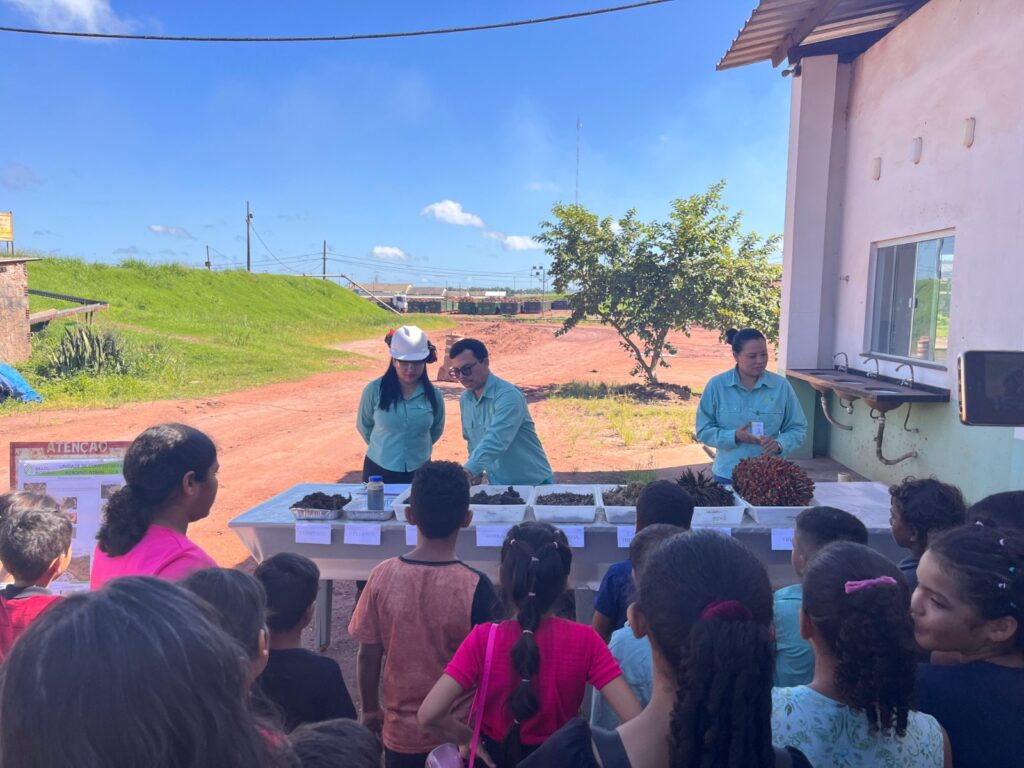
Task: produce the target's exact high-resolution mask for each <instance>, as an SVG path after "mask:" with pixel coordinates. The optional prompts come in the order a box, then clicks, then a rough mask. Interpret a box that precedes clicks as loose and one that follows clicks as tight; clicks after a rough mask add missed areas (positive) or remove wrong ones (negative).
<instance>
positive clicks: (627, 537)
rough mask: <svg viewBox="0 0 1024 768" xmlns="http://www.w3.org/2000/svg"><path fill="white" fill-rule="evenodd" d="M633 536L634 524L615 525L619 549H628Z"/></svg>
mask: <svg viewBox="0 0 1024 768" xmlns="http://www.w3.org/2000/svg"><path fill="white" fill-rule="evenodd" d="M634 536H636V526H635V525H617V526H615V537H616V543H617V544H618V545H619V549H629V543H630V542H631V541H633V537H634Z"/></svg>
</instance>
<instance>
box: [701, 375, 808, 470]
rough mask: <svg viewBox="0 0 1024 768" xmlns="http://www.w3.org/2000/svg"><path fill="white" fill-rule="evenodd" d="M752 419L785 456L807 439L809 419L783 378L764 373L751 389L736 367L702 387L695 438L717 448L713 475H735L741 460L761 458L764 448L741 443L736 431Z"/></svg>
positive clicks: (794, 393) (791, 388)
mask: <svg viewBox="0 0 1024 768" xmlns="http://www.w3.org/2000/svg"><path fill="white" fill-rule="evenodd" d="M748 421H760V422H763V423H764V434H765V437H774V438H775V439H776V440H777V441H778V443H779V446H780V447H781V448H782V455H783V456H785V455H786V454H788V453H791V452H793V451H794V450H796V449H797V448H799V447H800V446H801V445H802V444H803V442H804V437H805V436H806V435H807V418H806V417H805V416H804V411H803V408H801V407H800V402H799V401H798V400H797V399H796V392H794V391H793V387H792V386H791V385H790V383H789V382H788V381H786V378H785V377H784V376H779V375H778V374H777V373H772V372H771V371H765V372H764V373H762V374H761V376H760V377H759V378H758V380H757V381H756V382H755V383H754V387H753V389H747V388H746V387H744V386H743V385H742V384H741V383H740V376H739V373H738V372H737V371H736V369H735V368H733V369H732V370H730V371H726V372H725V373H720V374H718V375H717V376H715V377H714V378H712V379H711V381H709V382H708V384H707V386H706V387H705V388H704V394H702V395H701V396H700V405H698V407H697V439H698V440H700V441H701V442H702V443H704V444H705V445H710V446H711V447H712V448H716V449H717V450H718V453H717V454H716V455H715V463H714V465H713V466H712V471H713V472H714V473H715V474H716V475H719V476H721V477H732V471H733V470H734V469H735V468H736V465H737V464H739V463H740V459H746V458H748V457H751V456H761V455H762V454H763V451H762V450H761V446H759V445H753V444H751V443H737V442H736V430H737V429H739V428H740V427H742V426H743V425H744V424H746V423H747V422H748Z"/></svg>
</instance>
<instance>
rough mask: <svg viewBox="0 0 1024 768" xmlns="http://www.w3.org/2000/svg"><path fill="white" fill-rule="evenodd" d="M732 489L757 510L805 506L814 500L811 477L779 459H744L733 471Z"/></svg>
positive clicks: (773, 457) (771, 457) (792, 464)
mask: <svg viewBox="0 0 1024 768" xmlns="http://www.w3.org/2000/svg"><path fill="white" fill-rule="evenodd" d="M732 487H733V488H735V489H736V493H738V494H739V495H740V496H742V497H743V499H744V500H745V501H747V502H748V503H749V504H752V505H753V506H755V507H804V506H807V505H808V504H810V503H811V499H812V498H813V497H814V481H813V480H811V478H810V476H809V475H808V474H807V473H806V472H804V471H803V470H802V469H800V467H798V466H797V465H796V464H794V463H793V462H791V461H786V460H785V459H780V458H779V457H778V456H757V457H755V458H752V459H742V460H741V461H740V463H739V464H737V465H736V468H735V469H734V470H733V471H732Z"/></svg>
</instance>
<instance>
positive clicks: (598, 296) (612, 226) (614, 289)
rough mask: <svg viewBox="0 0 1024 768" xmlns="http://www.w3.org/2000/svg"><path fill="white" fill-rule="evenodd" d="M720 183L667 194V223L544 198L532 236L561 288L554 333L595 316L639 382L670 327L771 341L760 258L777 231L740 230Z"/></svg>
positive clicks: (776, 279)
mask: <svg viewBox="0 0 1024 768" xmlns="http://www.w3.org/2000/svg"><path fill="white" fill-rule="evenodd" d="M724 189H725V182H724V181H723V182H719V183H717V184H713V185H712V186H711V187H709V188H708V190H707V191H706V192H702V193H700V194H696V195H692V196H691V197H688V198H681V199H678V200H674V201H672V204H671V210H670V213H669V217H668V220H667V221H650V222H643V221H640V220H639V219H638V218H637V214H636V211H635V210H633V209H631V210H629V211H628V212H627V213H626V215H625V216H623V217H622V218H620V219H618V220H613V219H612V218H611V217H606V218H603V219H599V218H598V217H597V215H596V214H594V213H591V212H590V211H589V210H587V209H586V208H585V207H584V206H581V205H562V204H560V203H558V204H556V205H554V206H553V207H552V209H551V213H552V217H553V221H545V222H542V223H541V234H540V235H538V236H537V238H536V239H537V240H538V241H540V242H541V243H543V244H544V246H545V250H546V252H547V253H548V255H549V256H550V257H551V267H550V269H549V274H550V275H551V276H552V278H553V279H554V288H555V290H556V291H558V292H560V293H566V294H568V295H569V302H570V309H571V314H570V315H569V317H568V318H567V319H566V320H565V322H564V324H563V325H562V327H561V328H560V329H559V331H558V333H559V335H560V334H563V333H567V332H568V331H570V330H571V329H572V328H574V327H575V326H576V325H577V324H579V323H580V322H581V321H582V320H584V319H585V318H587V317H596V318H597V319H598V320H600V322H601V323H603V324H605V325H610V326H611V327H613V328H614V329H615V330H616V331H617V332H618V334H619V337H620V342H619V343H620V344H621V345H622V346H623V347H624V348H625V349H626V350H627V351H628V352H629V353H630V354H631V355H632V357H633V360H634V362H635V363H636V364H635V366H634V368H633V370H632V372H631V373H632V375H634V376H636V375H642V376H643V377H644V379H645V380H646V382H647V383H649V384H657V383H658V370H659V368H662V367H668V363H667V362H666V361H665V356H666V355H674V354H675V353H676V349H675V348H674V347H673V346H672V345H671V344H669V343H668V341H667V339H668V334H669V332H670V331H673V330H680V331H683V332H684V333H686V334H687V335H689V334H690V332H691V330H692V329H693V328H694V327H703V328H709V329H715V330H718V331H719V332H720V333H722V334H723V335H724V333H725V331H726V330H727V329H728V328H745V327H753V328H758V329H759V330H761V331H762V332H763V333H764V334H765V336H767V337H768V339H769V340H771V341H772V342H777V341H778V334H779V308H780V298H781V290H780V281H781V278H782V267H781V266H780V265H779V264H776V263H772V262H770V261H769V259H770V257H772V256H774V255H776V254H777V253H778V245H779V242H780V240H781V238H780V236H779V235H770V236H768V237H765V238H762V237H761V236H759V235H758V234H757V233H756V232H745V231H743V229H742V213H735V214H730V212H729V210H728V208H727V207H726V206H725V204H724V203H723V202H722V191H723V190H724Z"/></svg>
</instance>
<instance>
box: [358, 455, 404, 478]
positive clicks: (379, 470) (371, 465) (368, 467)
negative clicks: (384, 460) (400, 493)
mask: <svg viewBox="0 0 1024 768" xmlns="http://www.w3.org/2000/svg"><path fill="white" fill-rule="evenodd" d="M414 474H416V473H415V471H413V472H395V471H394V470H392V469H384V467H382V466H381V465H380V464H377V463H376V462H373V461H370V457H369V456H367V457H365V458H364V459H363V482H364V483H365V482H368V481H369V479H370V475H380V476H381V477H382V478H384V482H385V483H388V484H391V483H395V484H398V483H403V484H404V483H411V482H412V476H413V475H414Z"/></svg>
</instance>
